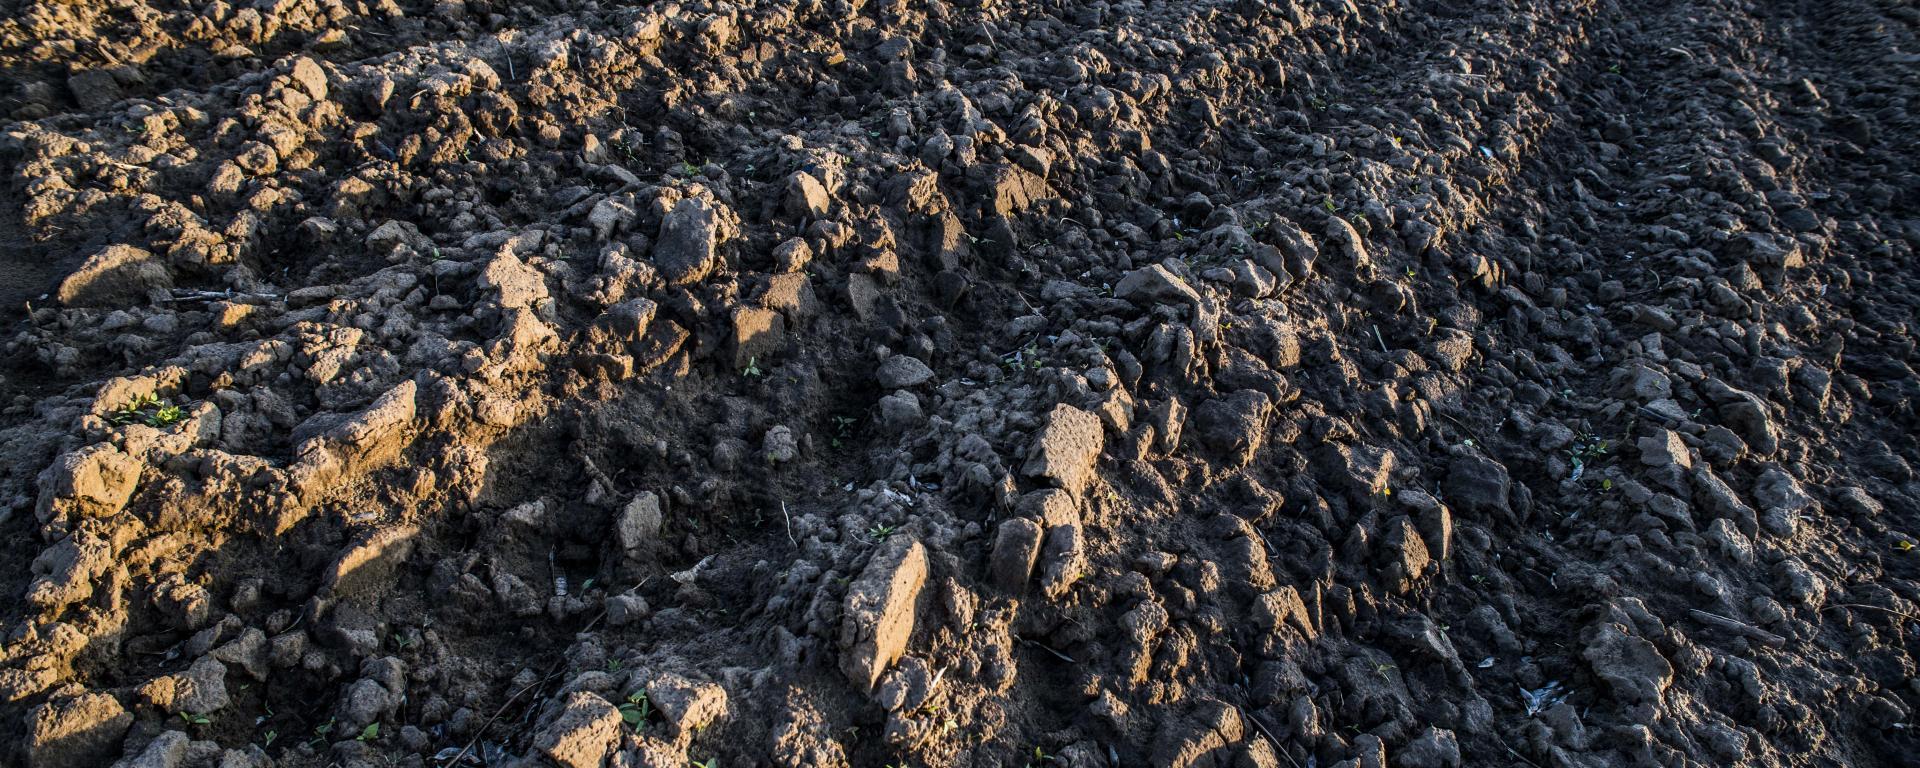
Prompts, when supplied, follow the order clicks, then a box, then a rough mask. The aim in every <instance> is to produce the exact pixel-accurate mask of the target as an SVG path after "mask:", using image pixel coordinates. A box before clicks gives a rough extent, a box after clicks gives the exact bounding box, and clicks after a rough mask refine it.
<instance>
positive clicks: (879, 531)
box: [867, 525, 896, 540]
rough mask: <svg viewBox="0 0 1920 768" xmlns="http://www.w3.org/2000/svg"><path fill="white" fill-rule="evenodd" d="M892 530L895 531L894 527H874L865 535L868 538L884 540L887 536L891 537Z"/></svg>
mask: <svg viewBox="0 0 1920 768" xmlns="http://www.w3.org/2000/svg"><path fill="white" fill-rule="evenodd" d="M894 530H896V528H895V526H891V525H875V526H874V527H872V528H868V529H867V535H868V536H870V537H873V538H874V539H876V540H877V539H884V538H886V537H888V536H892V535H893V532H894Z"/></svg>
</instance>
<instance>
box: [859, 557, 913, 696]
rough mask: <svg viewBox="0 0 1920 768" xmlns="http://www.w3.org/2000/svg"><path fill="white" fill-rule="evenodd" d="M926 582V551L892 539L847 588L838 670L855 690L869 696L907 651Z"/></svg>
mask: <svg viewBox="0 0 1920 768" xmlns="http://www.w3.org/2000/svg"><path fill="white" fill-rule="evenodd" d="M926 581H927V552H926V548H925V547H923V546H921V544H920V542H919V541H918V540H916V539H914V538H913V537H911V536H905V535H895V536H891V537H888V538H887V540H886V541H885V542H883V543H881V544H880V547H879V549H877V550H876V551H875V552H874V554H873V559H872V560H870V561H868V562H867V567H866V569H865V570H863V571H861V572H860V578H858V579H856V580H854V582H853V584H852V585H851V586H850V587H849V588H848V590H847V600H846V607H845V610H844V614H843V618H842V619H841V622H840V669H841V671H842V672H844V673H846V676H847V679H848V680H850V681H852V682H853V684H854V685H855V686H856V687H858V688H859V689H861V690H863V691H868V690H872V689H873V686H874V684H875V683H876V682H879V680H880V675H881V674H882V673H884V672H886V671H887V667H889V666H891V665H892V664H893V662H894V661H895V660H896V659H899V658H900V654H902V653H904V652H905V651H906V648H907V640H908V639H909V638H910V637H912V635H913V627H914V620H915V615H916V613H917V609H916V607H915V603H916V602H917V601H918V600H919V598H920V589H921V587H923V586H925V585H926Z"/></svg>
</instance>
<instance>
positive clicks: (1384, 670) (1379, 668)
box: [1373, 661, 1393, 680]
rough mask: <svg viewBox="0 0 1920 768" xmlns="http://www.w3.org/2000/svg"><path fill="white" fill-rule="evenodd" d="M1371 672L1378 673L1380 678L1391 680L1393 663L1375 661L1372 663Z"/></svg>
mask: <svg viewBox="0 0 1920 768" xmlns="http://www.w3.org/2000/svg"><path fill="white" fill-rule="evenodd" d="M1373 673H1374V674H1376V675H1379V676H1380V679H1382V680H1392V679H1393V665H1392V664H1388V663H1386V662H1383V661H1376V662H1374V663H1373Z"/></svg>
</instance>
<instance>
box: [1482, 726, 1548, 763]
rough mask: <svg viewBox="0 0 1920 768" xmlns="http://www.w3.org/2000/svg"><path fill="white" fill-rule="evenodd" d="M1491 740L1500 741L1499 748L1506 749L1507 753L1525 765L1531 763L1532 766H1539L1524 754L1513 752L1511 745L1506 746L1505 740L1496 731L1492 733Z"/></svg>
mask: <svg viewBox="0 0 1920 768" xmlns="http://www.w3.org/2000/svg"><path fill="white" fill-rule="evenodd" d="M1493 740H1494V741H1498V742H1500V748H1501V749H1504V750H1506V751H1507V754H1509V755H1513V757H1514V759H1516V760H1519V761H1520V762H1523V763H1526V764H1527V765H1531V766H1533V768H1540V766H1539V765H1536V764H1535V763H1534V762H1533V761H1532V760H1528V759H1527V756H1526V755H1522V754H1520V753H1518V752H1515V751H1513V747H1509V746H1507V740H1506V739H1503V738H1500V734H1497V733H1496V734H1493Z"/></svg>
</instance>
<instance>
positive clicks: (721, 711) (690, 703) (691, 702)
mask: <svg viewBox="0 0 1920 768" xmlns="http://www.w3.org/2000/svg"><path fill="white" fill-rule="evenodd" d="M647 701H648V702H650V703H652V704H653V706H654V707H655V708H657V709H659V710H660V714H661V715H663V716H665V717H666V719H667V726H668V733H669V734H670V735H674V736H687V735H691V734H693V733H694V732H697V731H699V730H700V729H702V728H705V727H707V726H709V725H712V724H713V722H714V721H715V720H718V719H720V718H722V717H725V716H726V714H727V692H726V691H725V690H722V689H721V688H720V686H718V685H714V684H713V683H706V682H700V681H696V680H689V679H687V678H685V677H682V676H680V675H676V674H671V673H668V674H663V675H660V676H658V677H655V678H654V679H652V680H650V681H648V682H647Z"/></svg>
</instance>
